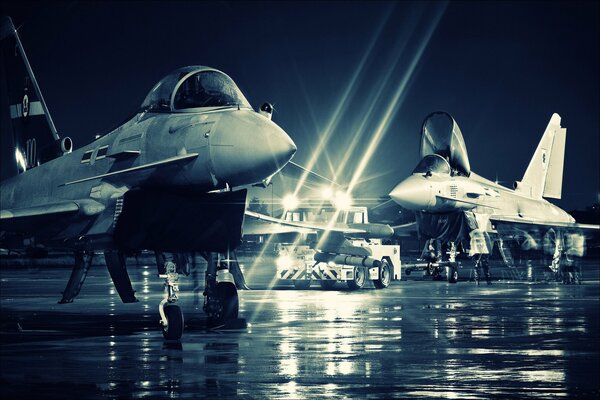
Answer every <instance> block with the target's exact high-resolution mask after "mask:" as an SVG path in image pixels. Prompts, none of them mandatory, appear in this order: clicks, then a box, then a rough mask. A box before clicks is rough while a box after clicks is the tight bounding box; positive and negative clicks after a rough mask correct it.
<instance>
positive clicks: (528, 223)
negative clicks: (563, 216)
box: [490, 215, 600, 231]
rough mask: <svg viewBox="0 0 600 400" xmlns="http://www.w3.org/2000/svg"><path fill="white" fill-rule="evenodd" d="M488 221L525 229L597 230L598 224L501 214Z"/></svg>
mask: <svg viewBox="0 0 600 400" xmlns="http://www.w3.org/2000/svg"><path fill="white" fill-rule="evenodd" d="M490 221H491V222H492V223H493V224H494V225H496V226H497V227H499V225H501V226H502V229H503V230H505V229H506V228H507V227H510V226H511V225H512V226H517V227H519V229H527V228H528V227H529V228H533V229H535V228H536V227H540V228H563V229H568V230H570V229H572V230H586V231H599V230H600V225H593V224H579V223H568V222H545V221H539V220H534V219H527V218H515V217H512V216H503V215H494V216H492V217H490Z"/></svg>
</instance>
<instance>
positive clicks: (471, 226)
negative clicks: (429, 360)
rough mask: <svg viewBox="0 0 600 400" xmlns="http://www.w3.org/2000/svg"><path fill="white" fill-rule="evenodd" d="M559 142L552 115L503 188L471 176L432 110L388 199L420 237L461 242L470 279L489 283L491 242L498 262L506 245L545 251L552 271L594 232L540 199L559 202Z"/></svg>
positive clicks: (459, 147)
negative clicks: (472, 260) (410, 164)
mask: <svg viewBox="0 0 600 400" xmlns="http://www.w3.org/2000/svg"><path fill="white" fill-rule="evenodd" d="M565 140H566V129H565V128H563V127H561V117H560V116H559V115H558V114H553V115H552V118H551V119H550V122H549V124H548V126H547V127H546V130H545V131H544V134H543V136H542V139H541V140H540V142H539V144H538V146H537V148H536V150H535V153H534V155H533V157H532V159H531V161H530V162H529V166H528V167H527V170H526V171H525V175H524V176H523V179H521V180H520V181H517V182H515V183H514V187H513V189H509V188H506V187H504V186H501V185H499V184H497V183H495V182H492V181H490V180H488V179H485V178H483V177H481V176H479V175H477V174H475V173H474V172H472V171H471V166H470V163H469V158H468V156H467V149H466V146H465V142H464V139H463V135H462V132H461V130H460V128H459V127H458V124H457V123H456V121H455V120H454V119H453V118H452V116H450V114H448V113H445V112H434V113H432V114H430V115H429V116H427V117H426V118H425V121H424V122H423V126H422V132H421V148H420V154H421V161H420V162H419V163H418V165H417V166H416V168H415V169H414V170H413V172H412V175H410V176H409V177H408V178H406V179H405V180H403V181H402V182H400V183H399V184H398V185H397V186H396V187H395V188H394V189H393V190H392V191H391V193H390V197H391V198H392V199H393V200H394V201H395V202H396V203H398V204H399V205H401V206H403V207H405V208H408V209H410V210H413V211H415V214H416V217H417V225H418V230H419V234H420V235H421V236H422V237H424V238H426V239H437V240H441V241H443V242H449V243H451V244H455V243H457V242H460V241H462V242H463V244H464V243H468V244H469V246H470V253H471V254H472V255H476V256H477V258H476V269H475V272H476V279H478V277H479V275H480V274H481V268H483V272H484V273H485V275H486V277H487V278H489V268H488V264H487V258H488V255H489V254H490V253H491V251H492V248H493V247H492V246H493V243H494V242H497V243H498V245H499V250H500V253H501V254H502V256H503V258H504V259H505V261H509V260H510V259H511V257H510V253H508V250H507V249H506V247H505V246H504V244H503V240H506V239H515V240H517V241H519V243H520V244H521V245H523V247H537V248H540V247H545V249H546V250H547V251H549V252H551V255H552V257H553V263H552V265H553V266H554V267H555V268H558V263H559V261H560V257H561V254H562V253H563V251H570V252H571V253H577V255H580V253H581V252H582V251H583V249H582V248H583V246H582V243H581V237H580V236H581V232H582V230H596V231H597V230H598V229H600V226H598V225H586V224H578V223H576V222H575V219H574V218H573V217H571V216H570V215H569V214H568V213H566V212H565V211H564V210H562V209H561V208H559V207H557V206H556V205H554V204H552V203H550V202H548V201H547V200H546V199H545V198H554V199H560V197H561V192H562V178H563V161H564V152H565ZM544 244H545V246H543V245H544ZM567 245H568V246H569V249H566V247H567ZM426 246H427V245H426ZM451 247H452V248H454V249H455V247H454V246H451ZM451 257H452V256H451ZM453 265H454V264H453ZM478 274H479V275H478ZM457 276H458V275H457V271H456V269H455V268H452V269H451V270H449V271H448V280H449V281H450V282H456V279H457Z"/></svg>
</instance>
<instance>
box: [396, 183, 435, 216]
mask: <svg viewBox="0 0 600 400" xmlns="http://www.w3.org/2000/svg"><path fill="white" fill-rule="evenodd" d="M390 197H391V198H392V200H394V201H395V202H396V203H398V204H400V205H401V206H402V207H405V208H408V209H409V210H414V211H421V210H426V209H427V208H428V207H430V206H431V185H430V184H429V182H427V181H426V180H425V179H424V178H423V177H420V176H410V177H408V178H407V179H405V180H403V181H402V182H400V183H399V184H398V185H397V186H396V187H395V188H394V189H393V190H392V191H391V192H390Z"/></svg>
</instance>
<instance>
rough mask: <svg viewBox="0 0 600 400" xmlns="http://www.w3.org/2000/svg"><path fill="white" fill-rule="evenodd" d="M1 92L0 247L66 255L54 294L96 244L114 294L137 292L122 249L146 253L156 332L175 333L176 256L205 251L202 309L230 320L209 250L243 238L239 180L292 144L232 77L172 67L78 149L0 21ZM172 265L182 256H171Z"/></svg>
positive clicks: (179, 324) (178, 325)
mask: <svg viewBox="0 0 600 400" xmlns="http://www.w3.org/2000/svg"><path fill="white" fill-rule="evenodd" d="M0 39H1V40H0V45H1V54H2V60H1V61H2V62H1V65H2V71H1V72H2V77H3V79H2V82H3V85H5V86H3V87H2V93H3V95H4V94H6V95H7V97H8V104H7V105H8V107H7V109H6V110H4V111H5V112H9V113H10V116H9V117H10V119H9V120H10V122H11V123H10V126H3V127H2V134H3V135H10V134H11V132H8V131H9V130H10V131H12V139H13V144H14V146H13V147H14V148H13V155H14V160H13V161H14V173H13V174H12V176H11V177H9V178H8V179H5V180H4V181H2V182H1V190H0V202H1V211H0V224H1V225H0V247H1V248H4V249H13V250H26V251H29V252H34V253H35V252H38V251H48V250H61V251H69V252H72V253H73V254H74V255H75V265H74V268H73V272H72V274H71V277H70V279H69V282H68V284H67V287H66V288H65V291H64V293H63V298H62V300H61V302H62V303H65V302H70V301H72V300H73V298H74V297H75V296H76V295H77V294H78V293H79V290H80V288H81V284H82V283H83V281H84V279H85V276H86V274H87V270H88V268H89V267H90V264H91V261H92V258H93V257H94V255H95V252H104V257H105V259H106V264H107V267H108V270H109V272H110V275H111V277H112V280H113V282H114V284H115V287H116V289H117V292H118V294H119V296H120V297H121V299H122V301H123V302H125V303H129V302H135V301H137V300H136V297H135V291H134V290H133V288H132V285H131V281H130V279H129V276H128V274H127V268H126V257H127V255H130V254H135V253H137V252H140V251H142V250H151V251H155V252H156V254H157V261H158V269H159V273H160V275H161V276H162V277H164V279H165V286H166V291H165V292H166V297H165V299H164V300H163V301H162V302H161V304H160V306H159V312H160V315H161V322H162V328H163V334H164V336H165V338H167V339H178V338H179V337H181V334H182V331H183V327H184V322H183V314H182V312H181V309H180V308H179V306H177V304H176V302H177V291H178V285H177V280H178V273H179V272H181V271H182V268H183V266H182V265H177V263H176V261H177V260H178V259H180V258H178V257H176V256H177V255H178V254H182V253H185V252H192V251H193V252H200V253H201V254H203V255H204V256H205V257H206V258H207V259H208V260H210V262H209V265H208V269H207V273H206V293H205V296H206V297H205V307H204V310H205V311H206V312H207V313H208V316H209V318H211V319H214V320H219V321H221V320H226V319H235V318H237V314H238V299H237V291H236V288H235V286H234V285H233V283H232V282H233V279H232V277H231V274H230V273H229V272H228V270H227V265H226V264H224V263H221V262H219V260H220V259H221V257H219V254H218V253H225V252H227V251H229V250H231V249H234V248H235V247H236V246H237V245H238V244H239V243H240V240H241V235H242V222H243V217H244V211H245V206H246V193H247V190H246V189H243V188H242V189H239V190H234V189H235V188H239V187H241V186H244V185H250V184H255V183H258V182H261V181H264V180H266V179H268V178H269V177H270V176H272V175H273V174H275V173H277V172H278V171H279V170H280V169H281V168H282V167H283V166H284V165H285V164H286V163H287V162H288V161H289V160H290V159H291V158H292V156H293V154H294V153H295V151H296V146H295V145H294V142H293V141H292V140H291V139H290V137H289V136H288V135H287V134H286V132H284V131H283V129H281V128H280V127H278V126H277V125H276V124H275V123H274V122H272V121H271V110H272V107H270V106H269V105H268V103H265V104H264V105H263V106H262V107H261V109H260V110H259V111H258V112H256V111H254V110H253V109H252V107H251V106H250V104H249V103H248V101H247V100H246V98H245V97H244V95H243V94H242V92H241V91H240V89H239V88H238V87H237V86H236V84H235V83H234V81H233V80H232V79H231V78H230V77H229V76H227V75H226V74H225V73H223V72H221V71H218V70H216V69H214V68H210V67H205V66H189V67H184V68H179V69H176V70H175V71H173V72H172V73H170V74H169V75H167V76H166V77H164V78H163V79H162V80H160V81H159V82H158V83H157V84H156V85H155V86H154V87H153V88H152V90H150V93H149V94H148V95H147V97H146V98H145V100H144V101H143V103H142V104H141V106H140V108H139V110H137V111H136V113H135V114H134V115H133V116H132V117H131V118H129V119H128V120H127V121H126V122H124V123H123V124H122V125H120V126H119V127H118V128H116V129H114V130H112V131H110V132H108V133H107V134H105V135H104V136H101V137H98V138H97V139H96V140H94V141H93V142H92V143H89V144H87V145H85V146H83V147H80V148H78V149H75V148H74V145H73V141H72V140H71V139H70V138H68V137H62V138H61V137H60V136H59V134H58V132H57V129H56V127H55V125H54V123H53V121H52V118H51V117H50V113H49V111H48V106H47V105H46V103H45V101H44V98H43V97H42V93H41V91H40V87H39V85H38V82H37V81H36V79H35V76H34V74H33V71H32V69H31V66H30V64H29V62H28V60H27V56H26V55H25V51H24V49H23V46H22V44H21V41H20V39H19V35H18V33H17V31H16V29H15V27H14V25H13V23H12V20H11V19H10V18H8V17H4V18H3V19H2V20H1V30H0ZM180 264H181V263H180Z"/></svg>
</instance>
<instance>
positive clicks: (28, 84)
mask: <svg viewBox="0 0 600 400" xmlns="http://www.w3.org/2000/svg"><path fill="white" fill-rule="evenodd" d="M0 56H1V58H0V60H1V66H0V69H1V74H2V79H3V80H4V85H3V93H2V95H3V96H6V97H7V98H8V104H7V105H8V108H9V109H8V112H9V117H10V124H9V125H10V126H6V127H3V128H2V132H1V134H3V135H6V134H9V133H8V132H7V131H9V130H12V137H13V144H14V161H15V162H16V164H17V169H16V171H18V172H19V173H20V172H24V171H26V170H27V169H30V168H34V167H36V166H38V165H40V164H42V163H44V162H46V161H48V160H51V159H53V158H56V157H58V156H60V155H61V154H62V153H63V152H62V151H61V144H60V141H59V136H58V133H57V132H56V128H55V126H54V122H52V118H51V117H50V113H49V112H48V107H47V106H46V103H45V102H44V98H43V97H42V93H41V91H40V88H39V86H38V83H37V81H36V79H35V76H34V75H33V71H32V69H31V66H30V65H29V61H28V60H27V56H26V55H25V50H24V49H23V45H22V44H21V41H20V40H19V35H18V33H17V30H16V29H15V26H14V25H13V22H12V20H11V19H10V17H2V19H1V20H0ZM5 101H6V99H5ZM5 101H4V102H3V103H4V104H6V102H5ZM4 112H6V110H4Z"/></svg>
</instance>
